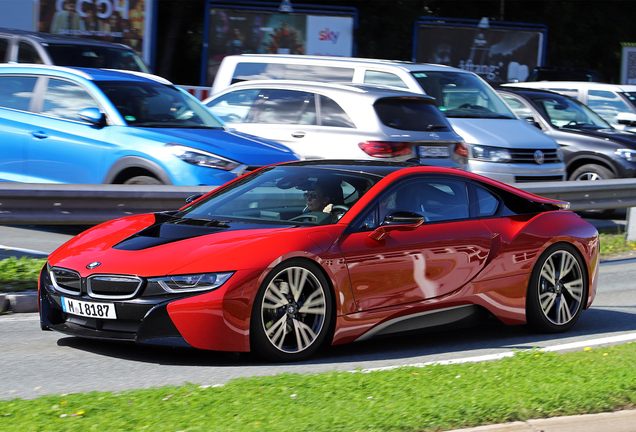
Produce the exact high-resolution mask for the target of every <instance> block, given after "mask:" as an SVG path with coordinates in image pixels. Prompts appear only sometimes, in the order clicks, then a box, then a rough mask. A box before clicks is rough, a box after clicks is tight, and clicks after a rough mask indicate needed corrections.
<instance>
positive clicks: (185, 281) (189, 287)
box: [144, 272, 234, 296]
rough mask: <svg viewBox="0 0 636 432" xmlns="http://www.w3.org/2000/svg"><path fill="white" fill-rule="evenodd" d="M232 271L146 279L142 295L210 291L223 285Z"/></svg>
mask: <svg viewBox="0 0 636 432" xmlns="http://www.w3.org/2000/svg"><path fill="white" fill-rule="evenodd" d="M233 274H234V272H223V273H200V274H190V275H179V276H166V277H158V278H151V279H148V285H147V286H146V289H145V290H144V295H146V296H151V295H161V294H165V293H172V294H174V293H188V292H197V291H211V290H214V289H217V288H219V287H220V286H221V285H223V284H224V283H225V282H226V281H227V280H228V279H229V278H230V276H232V275H233Z"/></svg>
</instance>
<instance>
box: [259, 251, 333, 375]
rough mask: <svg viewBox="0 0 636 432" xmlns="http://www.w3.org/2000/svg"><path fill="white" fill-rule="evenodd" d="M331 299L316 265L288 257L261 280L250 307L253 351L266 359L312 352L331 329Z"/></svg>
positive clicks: (295, 357)
mask: <svg viewBox="0 0 636 432" xmlns="http://www.w3.org/2000/svg"><path fill="white" fill-rule="evenodd" d="M332 304H333V302H332V299H331V295H330V291H329V284H328V282H327V279H326V278H325V276H324V275H323V274H322V272H320V270H319V268H318V266H317V265H315V264H313V263H311V262H304V261H302V260H290V261H288V262H285V263H282V264H280V265H278V266H277V267H275V268H274V269H273V270H272V271H271V273H270V275H269V276H268V277H267V278H266V279H265V281H263V284H262V285H261V287H260V289H259V290H258V293H257V295H256V299H255V301H254V306H253V308H252V318H251V324H250V343H251V346H252V351H253V352H254V353H255V354H256V355H258V356H260V357H262V358H263V359H265V360H269V361H279V362H286V361H298V360H303V359H305V358H307V357H309V356H310V355H312V354H314V353H315V352H316V350H317V349H318V348H320V346H321V345H322V343H323V342H324V341H325V338H326V337H327V333H328V332H329V331H330V326H331V320H332V313H333V306H332Z"/></svg>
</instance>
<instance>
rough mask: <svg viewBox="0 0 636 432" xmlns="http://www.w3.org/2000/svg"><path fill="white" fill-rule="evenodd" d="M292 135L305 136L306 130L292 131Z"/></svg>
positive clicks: (296, 136) (295, 136)
mask: <svg viewBox="0 0 636 432" xmlns="http://www.w3.org/2000/svg"><path fill="white" fill-rule="evenodd" d="M291 136H293V137H294V138H304V137H305V132H303V131H297V132H292V134H291Z"/></svg>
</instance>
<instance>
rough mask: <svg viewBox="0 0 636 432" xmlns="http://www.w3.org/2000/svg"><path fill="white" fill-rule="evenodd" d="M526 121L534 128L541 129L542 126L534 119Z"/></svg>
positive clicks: (527, 118) (529, 118) (530, 118)
mask: <svg viewBox="0 0 636 432" xmlns="http://www.w3.org/2000/svg"><path fill="white" fill-rule="evenodd" d="M524 120H525V121H527V122H528V123H530V124H531V125H532V126H534V127H536V128H539V129H541V125H540V124H539V123H537V122H536V121H535V120H534V117H526V118H524Z"/></svg>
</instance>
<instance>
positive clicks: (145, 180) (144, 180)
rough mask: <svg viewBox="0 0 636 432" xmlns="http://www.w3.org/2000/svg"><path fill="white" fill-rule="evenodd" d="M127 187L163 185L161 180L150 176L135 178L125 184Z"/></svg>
mask: <svg viewBox="0 0 636 432" xmlns="http://www.w3.org/2000/svg"><path fill="white" fill-rule="evenodd" d="M124 184H127V185H160V184H163V183H162V182H161V181H160V180H159V179H157V178H155V177H150V176H135V177H131V178H129V179H128V180H126V181H125V182H124Z"/></svg>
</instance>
